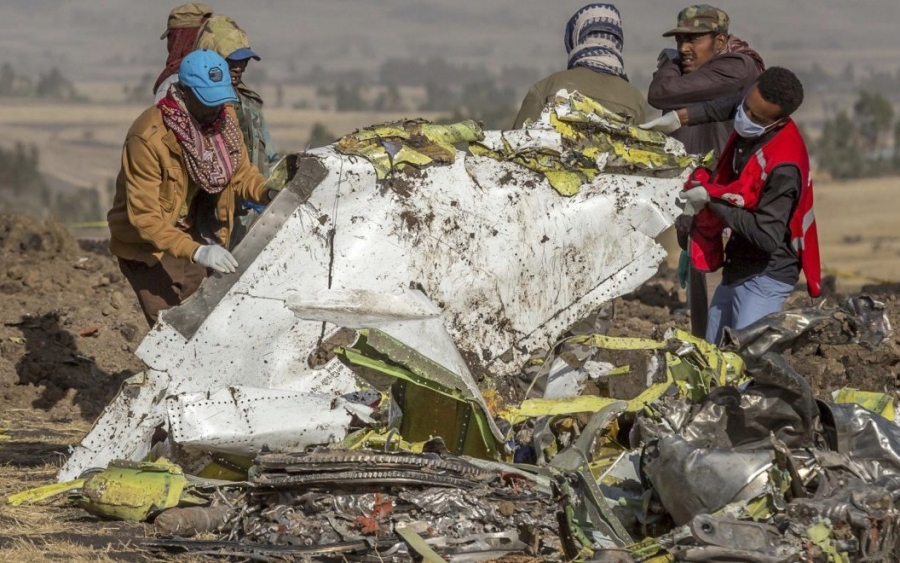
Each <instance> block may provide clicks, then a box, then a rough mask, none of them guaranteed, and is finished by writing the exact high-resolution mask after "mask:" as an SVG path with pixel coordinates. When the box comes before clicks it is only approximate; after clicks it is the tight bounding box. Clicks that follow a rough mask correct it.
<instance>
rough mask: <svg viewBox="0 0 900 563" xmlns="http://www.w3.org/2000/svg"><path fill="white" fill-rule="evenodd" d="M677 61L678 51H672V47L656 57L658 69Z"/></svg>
mask: <svg viewBox="0 0 900 563" xmlns="http://www.w3.org/2000/svg"><path fill="white" fill-rule="evenodd" d="M677 59H678V51H677V50H676V49H672V48H671V47H669V48H666V49H663V50H662V51H660V52H659V55H658V56H657V57H656V68H659V67H661V66H662V65H664V64H666V62H668V61H672V62H673V63H674V62H675V61H676V60H677Z"/></svg>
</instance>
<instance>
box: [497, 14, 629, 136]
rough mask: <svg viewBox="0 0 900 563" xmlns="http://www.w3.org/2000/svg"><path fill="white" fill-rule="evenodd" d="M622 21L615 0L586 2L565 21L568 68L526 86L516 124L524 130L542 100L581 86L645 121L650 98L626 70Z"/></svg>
mask: <svg viewBox="0 0 900 563" xmlns="http://www.w3.org/2000/svg"><path fill="white" fill-rule="evenodd" d="M621 23H622V18H621V16H620V15H619V10H618V9H617V8H616V7H615V6H613V5H612V4H588V5H586V6H584V7H583V8H581V9H580V10H578V11H577V12H576V13H575V15H573V16H572V17H571V18H570V19H569V23H568V24H567V25H566V36H565V45H566V53H568V55H569V63H568V68H567V69H566V70H563V71H560V72H556V73H553V74H551V75H550V76H548V77H547V78H544V79H543V80H541V81H539V82H537V83H536V84H534V85H533V86H532V87H531V88H530V89H529V90H528V94H527V95H526V96H525V99H524V100H523V101H522V107H521V109H519V114H518V115H517V116H516V121H515V124H514V125H513V128H514V129H521V128H522V126H523V125H524V124H525V120H531V121H535V120H537V119H538V118H539V117H540V116H541V111H542V110H543V109H544V104H546V103H547V101H548V100H549V99H551V98H552V97H553V96H554V95H555V94H556V93H557V92H558V91H559V90H562V89H565V90H568V91H569V92H574V91H578V93H579V94H582V95H584V96H587V97H589V98H591V99H593V100H596V101H598V102H600V103H601V104H603V106H604V107H606V108H607V109H608V110H610V111H613V112H616V113H621V114H625V115H629V116H631V117H632V118H633V119H634V123H643V121H644V117H645V114H646V113H647V102H645V101H644V96H643V95H642V94H641V93H640V91H639V90H638V89H637V88H635V87H634V86H632V85H631V83H629V82H628V77H627V76H626V74H625V62H624V60H623V59H622V47H623V45H624V34H623V33H622V25H621Z"/></svg>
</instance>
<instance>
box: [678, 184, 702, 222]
mask: <svg viewBox="0 0 900 563" xmlns="http://www.w3.org/2000/svg"><path fill="white" fill-rule="evenodd" d="M678 201H679V202H681V204H682V205H683V206H684V207H682V209H683V210H684V214H685V215H696V214H697V213H700V210H701V209H703V208H704V207H706V204H707V203H709V192H708V191H706V188H704V187H703V186H697V187H696V188H691V189H689V190H686V191H683V192H681V193H679V194H678Z"/></svg>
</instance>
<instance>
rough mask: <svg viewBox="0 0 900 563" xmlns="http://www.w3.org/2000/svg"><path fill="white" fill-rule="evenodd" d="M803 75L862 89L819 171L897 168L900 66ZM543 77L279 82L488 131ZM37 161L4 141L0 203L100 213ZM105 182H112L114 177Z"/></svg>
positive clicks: (31, 91) (842, 115)
mask: <svg viewBox="0 0 900 563" xmlns="http://www.w3.org/2000/svg"><path fill="white" fill-rule="evenodd" d="M251 68H252V67H251ZM260 70H262V69H260ZM798 74H799V75H800V76H801V79H802V80H803V82H804V85H805V89H806V90H807V93H808V97H809V98H810V99H811V100H814V99H815V98H816V95H817V94H833V93H835V92H841V93H843V95H844V97H848V96H852V95H857V99H856V101H855V103H854V104H853V105H852V107H844V108H839V107H830V106H826V112H827V113H828V114H829V116H828V117H827V118H826V119H825V120H824V122H823V123H821V135H820V136H819V137H818V138H817V139H816V140H815V141H814V142H811V143H810V147H811V149H812V152H813V156H814V158H815V161H816V163H817V166H818V169H819V170H820V171H821V172H824V173H826V174H828V175H830V176H831V177H832V178H834V179H837V180H845V179H853V178H863V177H873V176H882V175H888V174H900V118H898V115H897V113H896V111H895V109H894V107H895V104H897V103H900V69H898V71H897V72H896V73H889V72H883V71H873V70H868V71H867V72H866V74H865V75H864V76H858V75H859V74H860V73H858V72H856V71H855V70H854V67H852V66H850V65H848V66H846V67H845V68H844V69H843V70H842V71H840V72H838V73H836V74H830V73H829V72H827V71H825V70H824V69H823V68H822V67H820V66H819V65H817V64H814V65H813V66H812V67H811V68H808V69H805V70H803V71H800V72H798ZM542 75H543V73H541V72H539V71H537V70H535V69H529V68H523V67H510V68H504V69H501V70H499V71H491V70H489V69H488V68H486V67H484V66H466V65H456V64H453V63H451V62H448V61H446V60H444V59H440V58H437V59H430V60H427V61H424V62H423V61H417V60H412V59H390V60H387V61H385V62H384V63H382V64H381V65H380V66H379V67H377V68H374V69H372V70H371V71H368V72H361V71H357V70H348V71H329V70H326V69H324V68H322V67H314V68H313V69H312V70H311V71H310V72H309V73H306V74H303V75H300V74H299V73H295V74H294V75H292V77H290V78H289V79H288V80H287V81H282V82H280V83H279V84H277V85H276V86H278V87H279V88H278V91H279V93H280V91H281V89H280V87H281V86H282V85H289V84H293V83H297V84H316V85H317V95H318V96H319V97H320V98H332V99H333V102H334V103H333V106H332V107H333V109H334V110H336V111H385V112H388V111H389V112H410V113H413V112H416V111H421V112H430V113H434V112H439V113H442V114H443V115H444V117H442V118H440V119H439V121H441V122H453V121H458V120H461V119H470V118H471V119H477V120H480V121H482V123H484V125H485V127H486V128H488V129H503V128H507V127H509V126H510V125H511V124H512V121H513V119H514V117H515V113H516V111H517V109H518V105H519V102H520V101H521V97H522V96H523V95H524V91H525V89H526V88H527V87H528V86H529V85H530V84H532V83H533V82H534V81H536V80H537V79H539V78H540V77H541V76H542ZM153 79H154V76H153V75H150V74H146V75H144V76H142V77H141V79H140V81H139V83H138V84H136V85H134V86H132V87H127V86H126V87H124V88H123V92H124V93H125V95H126V98H127V99H129V100H130V101H134V102H137V101H141V102H143V101H145V100H146V99H148V98H149V97H150V89H151V87H152V81H153ZM267 79H268V75H267V74H266V73H264V72H263V73H257V74H256V75H251V76H250V79H248V82H251V80H252V82H251V83H254V84H262V83H263V82H265V81H266V80H267ZM405 87H419V88H421V89H422V91H423V95H422V96H420V97H418V98H416V99H415V100H414V101H412V102H411V101H410V100H409V99H404V97H403V96H401V90H400V89H401V88H405ZM0 97H34V98H43V99H54V100H63V101H86V100H85V98H84V97H83V96H81V95H79V93H78V92H77V90H76V89H75V87H74V85H73V84H72V82H71V81H69V80H68V79H67V78H66V77H65V76H63V75H62V73H61V72H60V71H59V69H56V68H53V69H51V70H50V71H49V72H46V73H43V74H40V75H39V76H38V77H37V79H33V78H31V77H29V76H25V75H22V74H19V73H17V72H16V71H15V69H13V67H12V66H11V65H10V64H9V63H6V64H3V65H0ZM280 98H281V96H280V95H278V96H276V100H272V102H271V103H274V105H281V99H280ZM411 103H412V104H414V105H410V104H411ZM337 137H338V135H337V134H336V133H335V132H333V131H332V130H331V129H330V128H329V127H328V124H327V121H326V122H324V123H322V122H318V123H315V124H314V126H313V128H312V130H311V132H310V136H309V140H308V144H309V146H310V147H317V146H322V145H325V144H328V143H331V142H333V141H335V140H336V139H337ZM38 164H39V154H38V149H37V148H36V147H34V146H26V145H24V144H22V143H17V144H16V145H15V146H14V147H13V148H12V149H3V148H2V147H0V209H4V210H11V211H15V210H17V209H21V210H27V211H30V212H35V211H36V210H45V212H48V213H54V214H57V215H59V216H61V217H62V218H63V219H64V220H66V221H69V222H79V221H94V220H98V219H100V218H102V217H103V212H104V209H101V207H102V206H101V198H102V195H101V193H100V192H101V189H100V188H78V187H74V186H63V187H58V186H53V187H52V188H51V187H50V186H48V184H47V181H46V179H45V177H44V176H43V175H42V174H41V173H40V172H39V167H38ZM102 188H103V189H105V190H106V191H108V192H109V191H111V190H112V187H111V186H110V185H107V186H103V187H102ZM107 195H108V194H107Z"/></svg>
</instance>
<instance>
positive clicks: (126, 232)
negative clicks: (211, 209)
mask: <svg viewBox="0 0 900 563" xmlns="http://www.w3.org/2000/svg"><path fill="white" fill-rule="evenodd" d="M228 112H229V115H231V117H232V119H237V116H236V115H235V113H234V110H233V109H232V108H231V107H230V106H228ZM265 183H266V180H265V178H264V177H263V176H262V174H260V173H259V171H258V170H257V169H256V168H254V167H253V166H252V165H251V164H250V161H249V160H248V158H247V151H246V149H245V150H243V151H242V153H241V163H240V164H239V165H238V167H237V169H235V171H234V175H233V176H232V178H231V184H229V185H228V186H227V187H226V188H225V189H224V190H222V191H221V192H219V194H218V201H217V204H216V215H217V217H218V218H219V220H220V221H221V222H222V223H223V227H222V228H221V229H220V230H219V232H218V237H219V239H220V243H221V244H222V245H223V246H225V247H226V248H227V247H228V239H229V237H230V236H231V229H232V224H233V217H234V197H235V194H237V195H238V196H240V197H241V198H243V199H249V200H251V201H255V202H261V203H265V199H266V189H265ZM187 190H188V174H187V167H186V166H185V163H184V160H183V157H182V154H181V146H180V145H179V144H178V140H177V139H176V138H175V134H174V133H172V132H171V131H170V130H169V129H168V128H167V127H166V126H165V124H164V123H163V120H162V114H161V113H160V111H159V108H157V107H156V106H152V107H150V108H148V109H147V110H146V111H144V113H142V114H141V116H140V117H138V118H137V120H136V121H135V122H134V123H133V124H132V126H131V129H129V130H128V134H127V136H126V137H125V146H124V147H123V149H122V168H121V170H120V171H119V176H118V178H117V179H116V195H115V197H114V198H113V206H112V209H110V210H109V213H107V215H106V218H107V221H108V222H109V233H110V241H109V249H110V251H111V252H112V253H113V254H115V255H116V256H118V257H120V258H125V259H127V260H140V261H142V262H146V263H147V264H149V265H151V266H152V265H154V264H156V262H158V261H159V259H160V257H161V256H162V255H163V254H164V253H165V254H169V255H172V256H174V257H176V258H187V259H191V257H192V256H193V254H194V251H196V250H197V248H198V247H199V246H200V243H198V242H196V241H194V240H193V238H191V236H190V235H189V234H188V233H185V232H184V231H182V230H180V229H178V228H177V227H176V226H175V224H176V221H177V220H178V215H179V213H180V211H181V207H182V205H183V204H184V201H185V198H186V197H187Z"/></svg>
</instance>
